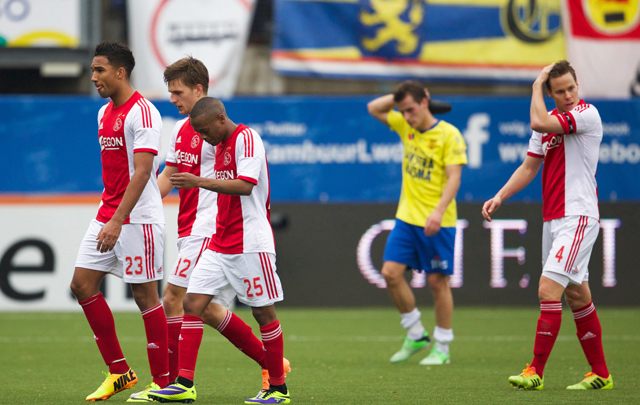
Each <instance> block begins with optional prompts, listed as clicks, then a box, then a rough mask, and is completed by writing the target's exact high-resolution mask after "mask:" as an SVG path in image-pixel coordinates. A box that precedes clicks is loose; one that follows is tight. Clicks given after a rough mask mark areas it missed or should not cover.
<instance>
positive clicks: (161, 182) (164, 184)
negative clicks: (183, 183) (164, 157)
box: [158, 165, 178, 198]
mask: <svg viewBox="0 0 640 405" xmlns="http://www.w3.org/2000/svg"><path fill="white" fill-rule="evenodd" d="M176 173H178V168H177V167H175V166H168V165H167V166H165V167H164V170H163V171H162V173H160V175H159V176H158V188H159V189H160V196H161V197H162V198H165V197H166V196H167V195H168V194H169V193H170V192H171V190H173V184H171V176H173V175H174V174H176Z"/></svg>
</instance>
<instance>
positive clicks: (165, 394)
mask: <svg viewBox="0 0 640 405" xmlns="http://www.w3.org/2000/svg"><path fill="white" fill-rule="evenodd" d="M147 396H149V398H151V399H153V400H155V401H158V402H181V403H183V404H190V403H193V401H195V400H196V397H197V395H196V387H195V385H194V386H193V387H191V388H187V387H185V386H184V385H182V384H180V383H174V384H171V385H168V386H167V387H166V388H162V389H159V390H151V391H147Z"/></svg>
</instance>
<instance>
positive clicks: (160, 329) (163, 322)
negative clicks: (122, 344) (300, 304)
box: [142, 304, 169, 388]
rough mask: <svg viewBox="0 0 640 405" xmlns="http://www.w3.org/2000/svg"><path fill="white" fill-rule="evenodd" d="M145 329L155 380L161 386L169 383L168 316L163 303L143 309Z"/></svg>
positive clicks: (150, 363) (150, 365) (150, 364)
mask: <svg viewBox="0 0 640 405" xmlns="http://www.w3.org/2000/svg"><path fill="white" fill-rule="evenodd" d="M142 319H143V320H144V330H145V332H146V333H147V355H148V356H149V367H150V368H151V375H152V376H153V382H154V383H156V384H158V385H159V386H160V388H164V387H166V386H167V385H169V355H168V351H169V348H168V342H167V317H166V316H165V314H164V310H163V309H162V304H158V305H156V306H155V307H153V308H149V309H147V310H144V311H142Z"/></svg>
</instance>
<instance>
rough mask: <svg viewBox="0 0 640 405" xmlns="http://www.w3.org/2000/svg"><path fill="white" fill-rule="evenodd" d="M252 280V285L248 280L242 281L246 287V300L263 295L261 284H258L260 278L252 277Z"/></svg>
mask: <svg viewBox="0 0 640 405" xmlns="http://www.w3.org/2000/svg"><path fill="white" fill-rule="evenodd" d="M252 280H253V284H252V283H251V280H249V279H246V278H245V279H243V280H242V281H244V283H245V284H246V285H247V297H248V298H253V297H259V296H261V295H262V294H264V291H263V290H262V284H260V277H254V278H253V279H252Z"/></svg>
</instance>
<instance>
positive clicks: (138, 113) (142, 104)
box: [127, 98, 162, 155]
mask: <svg viewBox="0 0 640 405" xmlns="http://www.w3.org/2000/svg"><path fill="white" fill-rule="evenodd" d="M130 114H132V115H133V116H132V117H131V121H130V124H129V125H131V127H130V129H131V131H132V132H133V153H137V152H150V153H153V154H154V155H157V154H158V153H159V152H160V149H161V146H162V117H161V116H160V113H159V112H158V110H157V109H156V108H155V106H154V105H153V104H151V103H150V102H149V101H147V99H144V98H141V99H140V100H138V101H137V102H136V106H135V107H134V108H132V109H131V113H130ZM127 121H129V116H127Z"/></svg>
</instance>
